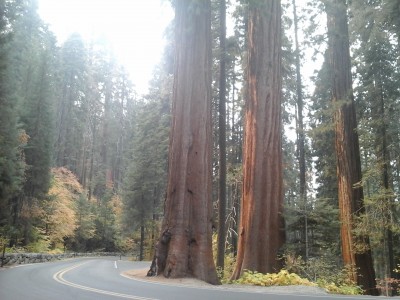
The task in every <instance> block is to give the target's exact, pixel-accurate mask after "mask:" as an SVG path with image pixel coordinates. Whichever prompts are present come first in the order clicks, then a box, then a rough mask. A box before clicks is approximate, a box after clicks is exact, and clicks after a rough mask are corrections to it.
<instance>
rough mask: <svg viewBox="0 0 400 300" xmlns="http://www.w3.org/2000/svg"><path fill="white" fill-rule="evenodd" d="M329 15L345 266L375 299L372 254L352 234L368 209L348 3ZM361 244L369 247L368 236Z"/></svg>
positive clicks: (332, 7)
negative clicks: (358, 246)
mask: <svg viewBox="0 0 400 300" xmlns="http://www.w3.org/2000/svg"><path fill="white" fill-rule="evenodd" d="M326 12H327V17H328V34H329V49H330V64H331V67H332V101H333V103H334V107H336V111H335V113H334V123H335V136H336V137H335V148H336V156H337V176H338V193H339V211H340V220H341V241H342V256H343V262H344V264H345V265H346V266H348V267H350V268H351V270H352V272H351V279H352V280H354V282H356V283H357V284H358V285H360V286H362V288H363V289H365V290H366V293H367V294H371V295H375V294H377V290H376V287H375V286H376V282H375V271H374V268H373V262H372V255H371V250H370V249H368V250H366V251H365V252H364V253H356V252H355V250H354V246H355V243H356V240H355V237H354V235H353V233H352V230H353V227H354V220H353V217H354V215H359V214H363V213H364V211H365V208H364V203H363V189H362V187H360V186H358V187H355V186H354V185H355V184H357V183H359V182H360V181H361V161H360V149H359V141H358V134H357V122H356V112H355V106H354V100H353V91H352V78H351V63H350V50H349V49H350V48H349V33H348V25H347V6H346V1H345V0H333V1H326ZM362 242H363V244H365V245H367V246H369V238H368V237H367V236H366V237H364V238H363V240H362ZM368 248H369V247H368Z"/></svg>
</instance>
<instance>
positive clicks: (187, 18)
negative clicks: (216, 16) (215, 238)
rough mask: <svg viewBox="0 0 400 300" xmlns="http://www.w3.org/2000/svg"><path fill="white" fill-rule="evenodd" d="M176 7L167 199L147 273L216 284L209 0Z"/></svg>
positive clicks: (183, 2)
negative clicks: (153, 255) (154, 252)
mask: <svg viewBox="0 0 400 300" xmlns="http://www.w3.org/2000/svg"><path fill="white" fill-rule="evenodd" d="M175 7H176V8H175V22H176V24H175V26H176V29H175V32H176V35H175V39H176V58H175V70H174V89H173V99H172V102H173V107H172V115H173V119H172V128H171V137H170V149H169V153H170V154H169V174H168V187H167V198H166V203H165V215H164V221H163V225H162V234H161V237H160V239H159V241H158V243H157V246H156V254H155V258H154V261H153V264H152V267H151V269H150V271H149V274H151V275H154V274H157V275H158V274H163V275H164V276H165V277H171V278H177V277H195V278H198V279H200V280H203V281H206V282H209V283H212V284H217V283H219V280H218V277H217V274H216V270H215V265H214V261H213V255H212V201H211V175H212V173H211V145H212V143H211V33H210V30H211V25H210V24H211V22H210V14H211V13H210V1H209V0H178V1H175Z"/></svg>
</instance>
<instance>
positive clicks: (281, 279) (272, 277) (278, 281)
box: [235, 270, 316, 286]
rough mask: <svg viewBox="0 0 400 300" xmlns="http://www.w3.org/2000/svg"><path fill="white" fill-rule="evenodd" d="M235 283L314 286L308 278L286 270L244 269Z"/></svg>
mask: <svg viewBox="0 0 400 300" xmlns="http://www.w3.org/2000/svg"><path fill="white" fill-rule="evenodd" d="M235 283H239V284H250V285H260V286H280V285H308V286H316V284H315V283H312V282H310V281H309V280H308V279H305V278H301V277H300V276H299V275H297V274H295V273H289V272H288V271H287V270H281V271H280V272H279V273H267V274H263V273H258V272H251V271H245V272H244V273H243V275H242V277H240V278H239V279H238V280H236V281H235Z"/></svg>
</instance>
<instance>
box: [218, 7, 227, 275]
mask: <svg viewBox="0 0 400 300" xmlns="http://www.w3.org/2000/svg"><path fill="white" fill-rule="evenodd" d="M225 1H226V0H220V13H219V17H220V36H219V42H220V47H219V49H220V51H221V53H220V62H219V64H220V65H219V106H218V113H219V115H218V117H219V118H218V125H219V128H218V132H219V141H218V144H219V189H218V192H219V193H218V200H219V203H218V205H219V206H218V249H217V267H219V268H221V269H222V270H223V269H224V258H225V239H226V228H225V219H226V59H225V57H226V46H225V40H226V3H225Z"/></svg>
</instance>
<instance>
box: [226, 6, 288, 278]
mask: <svg viewBox="0 0 400 300" xmlns="http://www.w3.org/2000/svg"><path fill="white" fill-rule="evenodd" d="M249 9H250V11H249V29H248V30H249V32H248V37H249V38H248V50H249V51H248V70H247V99H246V123H245V126H246V127H245V138H244V156H243V194H242V205H241V219H240V228H239V243H238V255H237V264H236V268H235V271H234V274H233V275H232V278H234V279H235V278H238V277H240V275H241V274H242V272H243V271H244V270H252V271H258V272H262V273H266V272H273V271H276V270H278V269H279V268H280V264H279V261H278V258H277V255H278V251H279V249H280V248H281V246H282V244H283V242H284V228H283V227H284V226H283V225H284V224H283V217H282V214H281V213H282V207H283V193H282V186H283V182H282V149H281V134H282V133H281V4H280V1H279V0H263V1H253V2H250V8H249Z"/></svg>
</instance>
